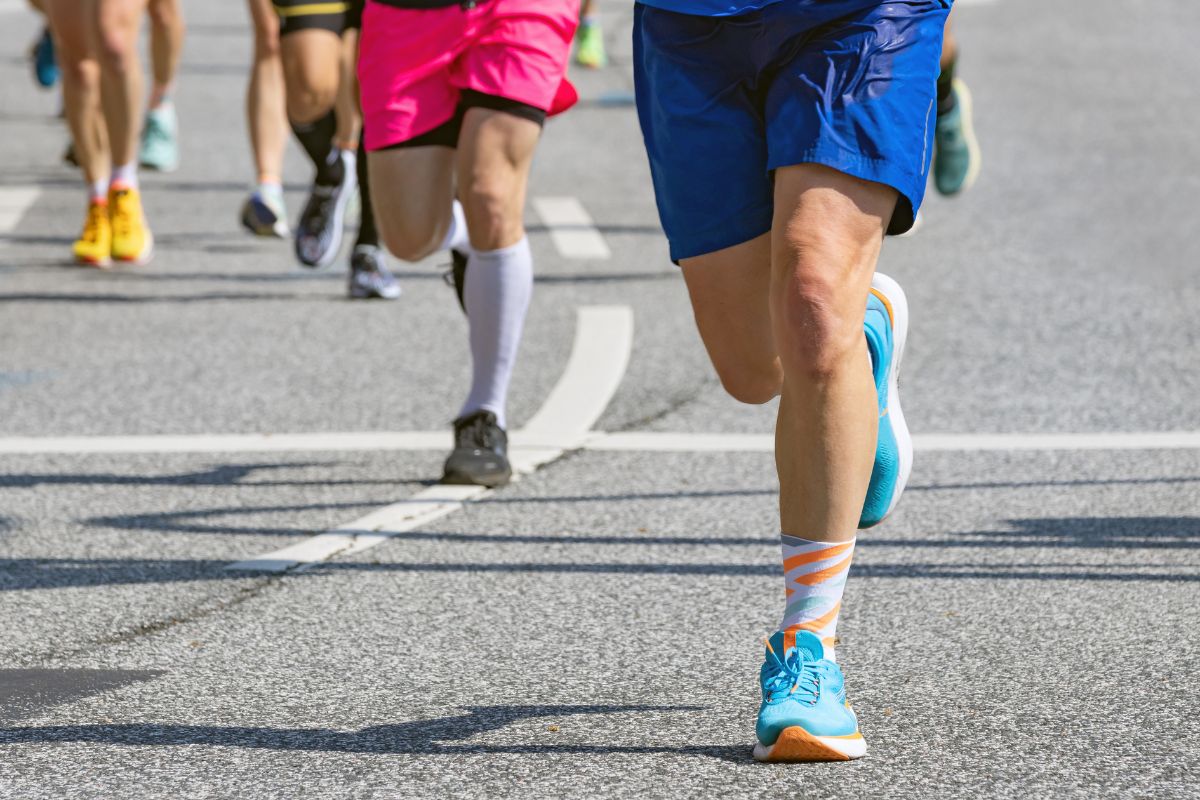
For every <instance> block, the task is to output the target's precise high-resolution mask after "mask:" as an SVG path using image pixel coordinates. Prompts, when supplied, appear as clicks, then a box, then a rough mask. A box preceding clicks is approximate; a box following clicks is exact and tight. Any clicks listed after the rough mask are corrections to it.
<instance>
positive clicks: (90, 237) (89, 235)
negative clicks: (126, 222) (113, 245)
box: [80, 205, 108, 243]
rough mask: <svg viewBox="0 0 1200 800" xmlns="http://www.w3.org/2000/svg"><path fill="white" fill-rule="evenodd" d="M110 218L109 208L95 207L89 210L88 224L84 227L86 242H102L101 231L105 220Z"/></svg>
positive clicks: (83, 237)
mask: <svg viewBox="0 0 1200 800" xmlns="http://www.w3.org/2000/svg"><path fill="white" fill-rule="evenodd" d="M107 216H108V206H101V205H93V206H92V207H91V208H89V209H88V215H87V222H86V223H85V224H84V226H83V236H82V237H80V238H82V239H83V240H84V241H86V242H92V243H96V242H99V241H100V231H101V230H102V229H103V225H104V221H105V218H106V217H107Z"/></svg>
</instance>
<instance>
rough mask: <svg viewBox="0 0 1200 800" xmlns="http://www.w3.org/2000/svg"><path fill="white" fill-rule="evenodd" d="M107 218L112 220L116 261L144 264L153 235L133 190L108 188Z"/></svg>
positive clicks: (151, 248) (151, 249) (152, 252)
mask: <svg viewBox="0 0 1200 800" xmlns="http://www.w3.org/2000/svg"><path fill="white" fill-rule="evenodd" d="M108 218H109V219H110V220H112V257H113V258H114V259H115V260H117V261H124V262H127V263H132V264H145V263H146V262H148V261H149V260H150V257H151V256H152V255H153V254H154V237H153V236H151V235H150V226H149V225H147V224H146V215H145V214H143V213H142V198H141V195H139V194H138V190H137V189H133V188H128V187H119V188H113V189H109V191H108Z"/></svg>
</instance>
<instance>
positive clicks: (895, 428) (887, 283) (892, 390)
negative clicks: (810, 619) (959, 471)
mask: <svg viewBox="0 0 1200 800" xmlns="http://www.w3.org/2000/svg"><path fill="white" fill-rule="evenodd" d="M871 291H872V293H874V295H875V296H876V297H878V298H879V299H880V300H882V301H883V305H884V307H885V308H887V311H888V316H889V317H891V320H892V360H891V363H890V364H888V375H887V392H888V395H887V397H888V408H887V414H888V419H889V421H890V422H891V426H892V432H893V433H894V434H895V437H896V447H897V450H898V454H899V460H900V468H899V470H898V475H897V477H896V488H895V490H894V491H893V492H892V499H891V500H890V501H889V503H888V507H887V511H886V512H884V514H883V516H882V517H880V518H879V520H878V521H874V522H870V524H866V525H861V526H860V527H862V528H872V527H874V526H876V525H878V524H879V523H881V522H883V521H884V520H885V519H887V518H888V516H890V515H891V513H892V512H893V511H894V510H895V509H896V505H897V504H898V503H899V502H900V496H901V495H902V494H904V489H905V487H906V486H907V485H908V478H909V475H910V474H912V465H913V441H912V434H911V433H910V432H909V430H908V422H907V421H906V420H905V419H904V409H903V408H901V406H900V389H899V384H900V363H901V362H902V361H903V360H904V346H905V344H906V343H907V342H908V298H907V297H906V296H905V294H904V290H903V289H902V288H900V284H898V283H896V281H895V280H893V279H892V278H890V277H888V276H887V275H884V274H882V273H880V272H876V273H875V276H874V277H873V278H871Z"/></svg>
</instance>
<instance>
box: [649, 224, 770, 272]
mask: <svg viewBox="0 0 1200 800" xmlns="http://www.w3.org/2000/svg"><path fill="white" fill-rule="evenodd" d="M773 215H774V210H770V211H768V212H767V214H766V220H765V222H758V223H757V224H754V225H751V224H749V223H747V224H745V225H743V226H741V227H740V228H739V229H738V230H736V231H730V232H729V233H728V234H726V235H724V236H709V237H705V238H700V237H680V238H681V239H682V240H683V241H680V239H672V238H671V237H669V236H668V237H667V243H668V245H669V247H670V251H671V261H672V262H674V263H675V265H676V266H679V262H680V261H682V260H683V259H685V258H696V257H698V256H706V255H708V254H709V253H715V252H717V251H718V250H724V249H726V248H728V247H734V246H735V245H739V244H743V243H745V242H748V241H750V240H751V239H757V238H758V237H759V236H762V235H763V234H764V233H770V231H771V218H772V216H773Z"/></svg>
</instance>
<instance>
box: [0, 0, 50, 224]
mask: <svg viewBox="0 0 1200 800" xmlns="http://www.w3.org/2000/svg"><path fill="white" fill-rule="evenodd" d="M0 10H2V9H0ZM41 193H42V190H41V189H40V188H38V187H37V186H0V236H3V235H4V234H6V233H8V232H10V231H12V230H13V229H15V228H16V227H17V225H18V224H19V223H20V222H21V218H22V217H24V216H25V212H26V211H28V210H29V207H30V206H32V205H33V204H34V203H35V202H36V201H37V199H38V195H40V194H41Z"/></svg>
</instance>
